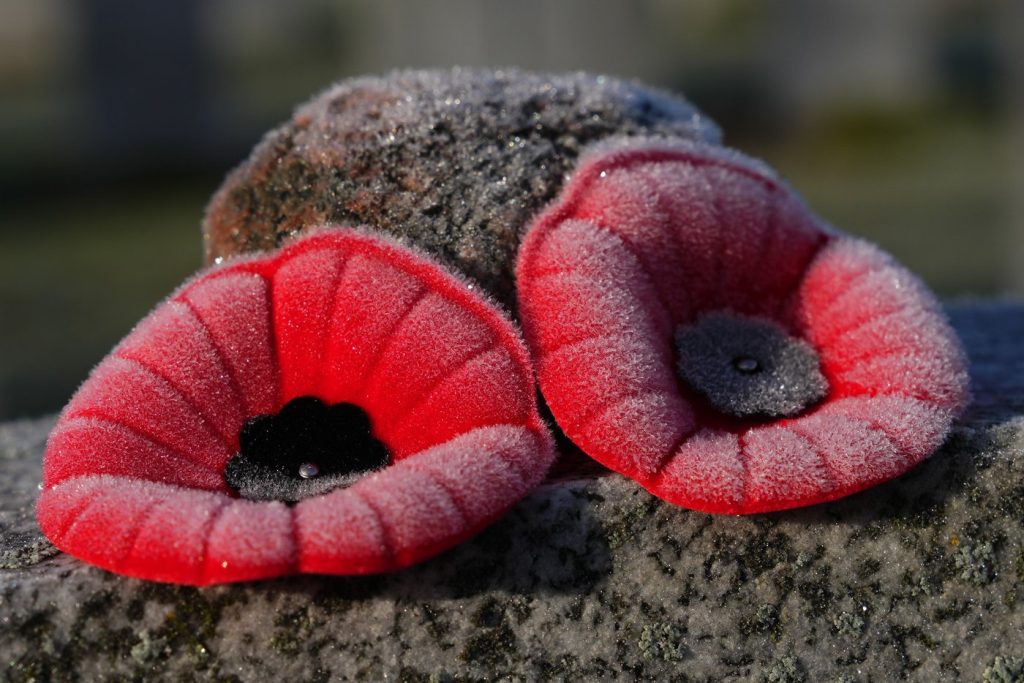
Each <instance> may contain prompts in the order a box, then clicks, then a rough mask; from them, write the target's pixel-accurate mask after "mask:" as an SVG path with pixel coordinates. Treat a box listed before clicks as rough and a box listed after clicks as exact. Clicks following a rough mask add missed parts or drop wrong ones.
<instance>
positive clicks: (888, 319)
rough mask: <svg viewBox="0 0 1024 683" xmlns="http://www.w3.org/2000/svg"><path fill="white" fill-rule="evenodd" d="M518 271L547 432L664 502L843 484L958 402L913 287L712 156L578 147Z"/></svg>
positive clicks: (707, 505) (949, 367)
mask: <svg viewBox="0 0 1024 683" xmlns="http://www.w3.org/2000/svg"><path fill="white" fill-rule="evenodd" d="M517 277H518V285H517V286H518V294H519V306H520V315H521V319H522V322H523V326H524V330H525V333H526V337H527V341H528V342H529V344H530V346H531V348H532V351H533V355H534V359H535V363H536V369H537V373H538V379H539V383H540V387H541V390H542V393H543V395H544V398H545V400H546V401H547V403H548V405H549V407H550V409H551V412H552V413H553V415H554V417H555V419H556V420H557V422H558V424H559V426H560V427H561V428H562V429H563V430H564V431H565V433H566V435H567V436H568V437H569V438H570V439H572V440H573V441H574V442H575V443H576V444H577V445H578V446H579V447H580V448H581V449H582V450H583V451H585V452H586V453H587V454H589V455H590V456H591V457H593V458H595V459H596V460H598V461H599V462H601V463H603V464H604V465H606V466H608V467H610V468H612V469H613V470H616V471H618V472H621V473H622V474H625V475H627V476H630V477H632V478H634V479H636V480H637V481H638V482H640V483H641V484H642V485H643V486H645V487H646V488H648V489H649V490H650V491H651V492H652V493H654V494H655V495H658V496H660V497H662V498H664V499H666V500H668V501H670V502H673V503H676V504H679V505H684V506H687V507H692V508H695V509H699V510H704V511H708V512H729V513H750V512H762V511H768V510H778V509H783V508H789V507H795V506H800V505H809V504H812V503H817V502H821V501H826V500H831V499H835V498H839V497H842V496H845V495H848V494H850V493H853V492H855V491H858V490H861V489H864V488H867V487H869V486H872V485H874V484H877V483H879V482H881V481H884V480H886V479H889V478H891V477H894V476H897V475H899V474H901V473H903V472H905V471H906V470H908V469H909V468H911V467H912V466H913V465H915V464H916V463H917V462H919V461H920V460H922V459H923V458H925V457H927V456H928V455H929V454H930V453H931V452H932V451H933V450H934V449H935V448H936V447H938V446H939V445H940V444H941V442H942V441H943V440H944V438H945V437H946V435H947V432H948V430H949V427H950V424H951V422H952V420H953V419H954V418H955V416H957V415H958V414H959V413H960V412H961V410H962V409H963V407H964V405H965V403H966V401H967V393H968V392H967V373H966V370H965V360H964V355H963V352H962V350H961V348H960V344H959V342H958V340H957V339H956V337H955V335H954V333H953V332H952V330H951V329H950V327H949V325H948V323H947V322H946V320H945V318H944V316H943V313H942V311H941V309H940V307H939V305H938V304H937V303H936V301H935V299H934V297H933V296H932V295H931V294H930V293H929V292H928V291H927V290H926V289H925V287H924V286H923V285H922V284H921V283H920V282H919V281H918V280H917V279H916V278H915V277H914V276H913V275H911V274H910V273H909V272H907V271H906V270H905V269H903V268H902V267H900V266H899V265H897V264H896V263H894V262H893V260H892V259H891V258H890V257H889V256H887V255H886V254H884V253H883V252H881V251H880V250H878V249H877V248H875V247H873V246H871V245H869V244H866V243H864V242H862V241H860V240H857V239H854V238H852V237H849V236H845V235H842V234H838V233H836V232H835V231H833V230H830V229H829V228H827V227H826V226H824V225H823V224H822V223H821V222H820V221H819V220H818V219H817V218H815V217H814V216H813V215H812V214H811V213H810V212H809V211H808V209H807V208H806V207H805V206H804V204H803V203H802V202H801V201H800V199H799V198H798V197H797V196H796V195H795V194H794V193H793V192H791V191H790V190H789V189H788V188H787V187H786V186H785V185H784V184H783V183H782V182H781V181H780V180H779V179H778V178H777V177H776V176H775V174H774V173H772V172H771V171H770V170H769V169H767V168H766V167H764V166H763V165H762V164H760V163H757V162H755V161H752V160H750V159H747V158H745V157H743V156H741V155H739V154H736V153H733V152H730V151H728V150H723V149H721V148H709V147H707V146H701V145H684V144H668V143H666V144H661V143H641V144H639V145H637V144H634V145H632V146H630V147H622V148H619V149H612V150H606V151H604V152H598V153H596V154H593V155H591V156H590V157H589V158H587V159H585V160H584V161H583V163H582V164H581V165H580V167H579V169H578V170H577V171H576V172H575V174H574V175H573V177H572V178H571V180H570V181H569V183H568V185H567V186H566V187H565V188H564V190H563V193H562V195H561V197H560V198H559V199H558V200H557V202H556V203H555V204H554V206H552V207H551V208H550V209H548V210H547V211H546V212H545V213H544V214H543V215H541V216H540V217H539V218H538V219H537V220H536V222H535V223H534V225H533V226H532V227H531V229H530V232H529V233H528V234H527V237H526V239H525V241H524V244H523V247H522V250H521V252H520V255H519V261H518V265H517Z"/></svg>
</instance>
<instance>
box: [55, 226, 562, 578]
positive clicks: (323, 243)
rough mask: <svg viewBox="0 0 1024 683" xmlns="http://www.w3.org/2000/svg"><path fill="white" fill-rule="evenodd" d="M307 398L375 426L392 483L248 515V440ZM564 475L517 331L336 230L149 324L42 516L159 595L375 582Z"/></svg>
mask: <svg viewBox="0 0 1024 683" xmlns="http://www.w3.org/2000/svg"><path fill="white" fill-rule="evenodd" d="M305 395H311V396H317V397H320V398H321V399H323V400H324V401H326V402H329V403H337V402H351V403H354V404H357V405H359V406H361V407H362V408H364V409H365V410H366V411H367V413H368V414H369V416H370V418H371V419H372V423H373V429H374V432H375V435H376V437H377V438H379V439H380V440H382V441H383V442H384V443H385V444H386V445H387V446H388V448H389V449H390V450H391V454H392V457H393V459H394V462H393V464H392V465H391V466H389V467H387V468H385V469H382V470H379V471H377V472H374V473H371V474H368V475H367V476H365V477H364V478H362V479H360V480H359V481H357V482H356V483H355V484H353V485H352V486H351V487H349V488H344V489H337V490H334V491H332V492H330V493H327V494H324V495H320V496H316V497H312V498H308V499H305V500H302V501H301V502H299V503H298V504H297V505H295V506H293V507H289V506H287V505H285V504H284V503H281V502H254V501H250V500H244V499H241V498H239V497H237V495H235V494H234V493H233V491H232V490H231V489H230V488H229V487H228V486H227V484H226V483H225V479H224V467H225V463H226V462H227V460H228V459H229V458H230V457H231V456H232V455H233V454H235V453H236V452H237V451H238V448H239V430H240V428H241V427H242V424H243V422H244V421H245V420H246V419H247V418H251V417H254V416H256V415H261V414H271V413H274V412H276V411H277V410H279V409H280V408H281V406H283V405H284V404H285V403H286V402H287V401H289V400H290V399H292V398H295V397H298V396H305ZM552 457H553V456H552V446H551V442H550V437H549V434H548V433H547V431H546V428H545V427H544V426H543V424H542V422H541V421H540V418H539V416H538V413H537V410H536V405H535V390H534V385H533V378H532V373H531V369H530V365H529V358H528V355H527V351H526V347H525V345H524V344H523V342H522V341H521V338H520V336H519V335H518V332H517V331H516V330H515V328H514V327H513V325H512V324H511V323H510V322H509V321H508V320H507V319H506V318H505V317H504V316H503V315H502V314H500V313H499V312H498V311H497V310H496V309H495V308H494V307H493V306H492V305H491V304H489V303H488V302H487V301H486V300H485V299H484V298H483V297H482V296H480V295H479V293H478V292H477V291H475V290H474V286H473V285H472V284H469V283H468V282H464V281H461V280H459V279H457V278H455V277H454V276H452V275H450V274H448V273H446V272H445V271H443V270H442V269H441V268H440V267H438V266H437V265H435V264H433V263H431V262H429V261H428V260H427V259H426V258H424V257H421V256H419V255H416V254H414V253H412V252H410V251H409V250H407V249H405V248H403V247H400V246H397V245H395V244H393V243H391V242H387V241H382V240H380V239H376V238H371V237H369V236H366V235H363V234H361V233H358V232H354V231H348V230H325V231H321V232H319V233H316V234H314V235H313V236H311V237H308V238H305V239H303V240H301V241H298V242H296V243H294V244H292V245H291V246H288V247H286V248H285V249H284V250H283V251H281V252H280V253H278V254H276V255H271V256H267V257H263V258H255V259H251V260H245V261H238V262H234V263H229V264H226V265H225V266H223V267H218V268H214V269H212V270H211V271H208V272H206V273H204V274H201V275H199V276H198V277H197V278H195V279H193V280H192V281H190V282H188V283H186V284H185V285H184V286H183V287H182V288H181V289H180V290H179V291H178V292H177V293H175V294H174V295H172V297H171V298H170V299H169V300H168V301H166V302H165V303H163V304H162V305H160V306H159V307H158V308H157V309H156V310H155V311H154V312H153V313H151V314H150V315H149V316H148V317H147V318H145V319H144V320H143V321H142V322H141V323H139V325H138V326H137V327H136V328H135V329H134V330H133V331H132V332H131V334H129V335H128V337H127V338H125V339H124V340H123V341H122V342H121V343H120V344H119V345H118V346H117V347H116V348H115V349H114V350H113V352H112V353H111V354H110V355H109V356H108V357H107V358H106V359H105V360H104V361H103V362H102V363H100V365H99V366H98V367H97V368H96V369H95V370H94V371H93V373H92V374H91V375H90V377H89V378H88V380H87V381H86V382H85V383H84V384H83V385H82V387H81V388H80V389H79V391H78V392H77V394H76V395H75V396H74V397H73V398H72V400H71V402H70V403H69V405H68V406H67V407H66V408H65V410H64V411H63V413H62V414H61V416H60V418H59V420H58V423H57V425H56V427H55V429H54V430H53V432H52V434H51V436H50V439H49V442H48V445H47V450H46V455H45V459H44V465H43V492H42V494H41V497H40V500H39V505H38V509H37V515H38V519H39V523H40V526H41V527H42V530H43V532H44V533H45V534H46V535H47V536H48V537H49V538H50V540H52V541H53V543H54V544H55V545H57V546H58V547H59V548H61V549H62V550H64V551H66V552H68V553H70V554H72V555H75V556H76V557H79V558H81V559H83V560H85V561H87V562H90V563H93V564H96V565H98V566H100V567H103V568H106V569H109V570H112V571H115V572H119V573H122V574H127V575H131V576H136V577H141V578H146V579H154V580H159V581H170V582H177V583H186V584H211V583H219V582H226V581H238V580H244V579H254V578H261V577H269V576H276V575H283V574H291V573H298V572H322V573H332V574H364V573H370V572H380V571H388V570H393V569H397V568H400V567H404V566H406V565H409V564H412V563H415V562H417V561H419V560H422V559H424V558H427V557H429V556H431V555H434V554H436V553H438V552H440V551H442V550H445V549H446V548H449V547H450V546H452V545H454V544H455V543H457V542H459V541H460V540H462V539H464V538H466V537H468V536H470V535H472V534H473V533H475V532H477V531H478V530H480V529H481V528H482V527H484V526H485V525H487V524H488V523H489V522H491V521H492V520H494V519H495V518H496V517H498V516H500V515H501V514H502V513H503V512H504V511H505V510H507V509H508V508H509V507H510V506H512V505H513V504H514V503H515V502H516V501H518V500H519V499H520V498H521V497H522V496H523V495H524V494H525V493H526V492H527V491H529V490H530V489H531V488H532V487H533V486H535V485H536V484H537V483H538V482H539V481H540V480H541V479H542V478H543V476H544V474H545V472H546V470H547V468H548V466H549V464H550V461H551V459H552Z"/></svg>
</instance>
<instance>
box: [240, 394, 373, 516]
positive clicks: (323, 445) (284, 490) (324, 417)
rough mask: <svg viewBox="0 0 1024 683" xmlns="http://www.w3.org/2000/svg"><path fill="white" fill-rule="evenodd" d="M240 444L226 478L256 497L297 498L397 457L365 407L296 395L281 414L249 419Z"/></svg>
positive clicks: (351, 478)
mask: <svg viewBox="0 0 1024 683" xmlns="http://www.w3.org/2000/svg"><path fill="white" fill-rule="evenodd" d="M239 445H240V450H239V452H238V453H237V454H236V455H235V456H234V457H232V458H231V459H230V460H229V461H228V464H227V467H225V469H224V477H225V479H226V480H227V483H228V485H229V486H231V487H232V488H233V489H235V490H236V491H237V492H238V494H239V495H240V496H242V497H243V498H248V499H250V500H281V501H285V502H289V503H292V502H296V501H299V500H302V499H304V498H309V497H312V496H317V495H321V494H323V493H326V492H328V491H331V490H332V489H336V488H341V487H344V486H349V485H351V484H353V483H354V482H355V481H356V480H358V479H359V478H360V477H361V476H363V475H365V474H366V473H367V472H370V471H373V470H377V469H380V468H382V467H386V466H387V465H388V464H389V463H390V461H391V455H390V453H389V452H388V449H387V447H386V446H385V445H384V444H383V443H382V442H381V441H379V440H378V439H376V438H375V437H374V436H373V430H372V425H371V423H370V417H369V416H368V415H367V414H366V412H365V411H364V410H363V409H362V408H360V407H359V406H357V405H354V404H351V403H336V404H334V405H331V406H328V405H326V404H325V403H324V402H323V401H321V400H320V399H318V398H316V397H314V396H301V397H299V398H295V399H292V400H291V401H289V402H288V403H287V404H285V406H284V407H283V408H281V410H280V411H278V413H277V414H276V415H258V416H256V417H253V418H250V419H249V420H246V422H245V424H244V425H242V430H241V432H240V433H239Z"/></svg>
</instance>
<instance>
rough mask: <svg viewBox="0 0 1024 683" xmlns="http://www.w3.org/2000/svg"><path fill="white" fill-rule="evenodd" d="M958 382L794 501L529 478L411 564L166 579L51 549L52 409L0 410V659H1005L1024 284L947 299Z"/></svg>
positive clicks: (303, 665)
mask: <svg viewBox="0 0 1024 683" xmlns="http://www.w3.org/2000/svg"><path fill="white" fill-rule="evenodd" d="M951 314H952V317H953V321H954V324H955V326H956V328H957V330H958V331H959V333H960V335H961V336H962V338H963V340H964V342H965V345H966V347H967V350H968V353H969V354H970V357H971V360H972V376H973V382H974V385H973V386H974V391H975V402H974V405H973V407H972V408H970V410H969V412H968V414H967V415H966V416H965V417H964V419H963V420H961V421H960V422H959V423H958V424H957V427H956V429H955V432H954V434H953V436H952V437H951V438H950V440H949V442H948V443H947V444H946V446H945V447H944V448H943V449H942V450H941V451H940V452H939V453H938V454H936V455H935V456H934V457H933V458H931V459H930V460H928V461H926V462H925V463H924V464H923V465H922V466H920V467H918V468H917V469H915V470H914V471H912V472H910V473H909V474H907V475H906V476H904V477H901V478H900V479H898V480H896V481H893V482H890V483H888V484H886V485H883V486H880V487H878V488H875V489H872V490H870V491H867V492H864V493H862V494H859V495H856V496H853V497H851V498H847V499H845V500H842V501H838V502H835V503H830V504H827V505H822V506H817V507H813V508H808V509H803V510H796V511H789V512H784V513H776V514H769V515H755V516H750V517H727V516H713V515H707V514H702V513H696V512H691V511H688V510H685V509H682V508H677V507H673V506H670V505H667V504H663V503H661V502H660V501H659V500H658V499H656V498H653V497H652V496H650V495H649V494H647V493H646V492H644V491H643V490H642V489H640V488H639V487H637V486H636V485H634V484H633V483H632V482H630V481H628V480H626V479H623V478H621V477H619V476H617V475H611V474H607V475H603V476H579V475H577V476H575V477H572V478H562V479H555V480H552V481H549V482H548V483H547V484H545V485H544V486H543V487H542V488H540V489H539V490H537V491H536V492H535V493H534V494H532V495H531V496H530V497H529V498H527V499H526V500H525V501H524V502H523V503H521V504H520V505H519V506H518V507H516V508H515V509H514V510H513V511H512V513H510V514H509V515H508V516H507V517H506V518H505V519H503V520H501V521H500V522H498V523H497V524H495V525H494V526H492V527H491V528H490V529H488V530H487V531H485V532H484V533H483V534H481V535H480V536H479V537H477V538H476V539H475V540H473V541H471V542H468V543H466V544H464V545H462V546H460V547H458V548H456V549H455V550H453V551H451V552H448V553H446V554H444V555H442V556H440V557H438V558H435V559H434V560H432V561H430V562H428V563H426V564H424V565H421V566H418V567H415V568H413V569H411V570H408V571H404V572H400V573H397V574H393V575H389V576H380V577H369V578H358V579H346V578H335V577H302V578H291V579H282V580H275V581H266V582H260V583H251V584H245V585H234V586H221V587H215V588H208V589H195V588H183V587H176V586H169V585H163V584H154V583H146V582H142V581H137V580H132V579H125V578H121V577H118V576H114V575H112V574H108V573H106V572H104V571H101V570H99V569H94V568H92V567H89V566H86V565H84V564H82V563H80V562H78V561H76V560H74V559H73V558H71V557H68V556H66V555H63V554H61V553H58V552H57V551H56V550H55V549H54V548H53V547H52V546H50V545H49V544H48V543H47V542H46V541H45V539H43V538H42V537H41V536H40V535H39V531H38V529H37V528H36V526H35V523H34V521H33V516H32V507H33V504H34V500H35V497H36V494H37V488H36V484H37V482H38V480H39V473H40V455H41V452H42V448H43V443H44V439H45V435H46V432H47V430H48V429H49V427H50V426H51V425H52V422H53V421H52V418H47V419H41V420H36V421H26V422H18V423H12V424H7V425H3V426H0V549H2V550H0V552H2V560H3V561H2V569H0V672H2V673H3V677H4V678H5V679H7V680H12V681H32V680H34V681H47V680H54V681H58V680H59V681H73V680H90V681H91V680H107V679H117V680H151V679H154V678H161V679H162V678H168V679H173V680H224V681H232V680H267V679H272V677H273V678H275V679H277V680H289V681H292V680H310V681H328V680H369V681H377V680H398V681H483V680H513V681H519V680H573V681H575V680H579V681H583V680H586V681H591V680H637V679H639V680H659V681H672V680H676V681H729V680H736V681H747V680H754V681H889V680H896V679H908V680H935V681H937V680H943V681H944V680H963V681H1018V682H1019V681H1021V680H1024V679H1022V676H1024V346H1022V345H1021V344H1020V340H1021V339H1022V338H1024V305H1020V304H985V305H983V304H975V305H965V306H959V307H956V308H954V309H953V310H952V311H951Z"/></svg>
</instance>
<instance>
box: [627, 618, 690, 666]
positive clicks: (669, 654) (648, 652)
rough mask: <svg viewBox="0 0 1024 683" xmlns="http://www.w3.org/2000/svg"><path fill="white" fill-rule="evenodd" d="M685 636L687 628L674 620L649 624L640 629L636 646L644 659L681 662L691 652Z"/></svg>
mask: <svg viewBox="0 0 1024 683" xmlns="http://www.w3.org/2000/svg"><path fill="white" fill-rule="evenodd" d="M685 636H686V629H685V628H683V627H681V626H680V625H678V624H675V623H672V622H660V623H655V624H647V625H645V626H643V627H642V628H641V629H640V637H639V639H638V640H637V643H636V646H637V649H638V650H640V656H641V657H643V658H644V659H658V660H661V661H664V662H681V661H683V660H684V659H685V658H686V656H687V654H688V652H689V648H687V647H686V643H684V642H683V639H684V637H685Z"/></svg>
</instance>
